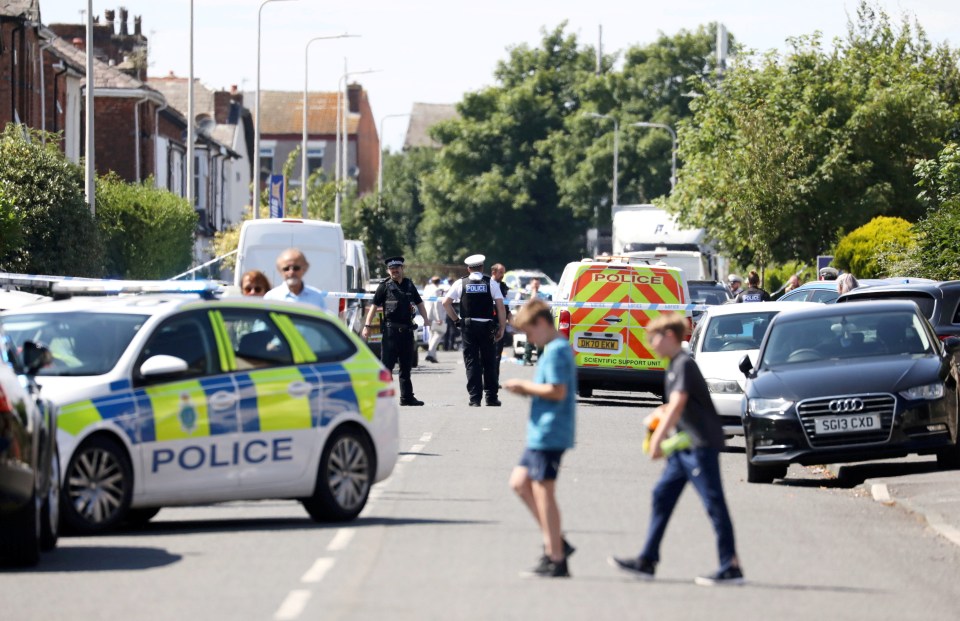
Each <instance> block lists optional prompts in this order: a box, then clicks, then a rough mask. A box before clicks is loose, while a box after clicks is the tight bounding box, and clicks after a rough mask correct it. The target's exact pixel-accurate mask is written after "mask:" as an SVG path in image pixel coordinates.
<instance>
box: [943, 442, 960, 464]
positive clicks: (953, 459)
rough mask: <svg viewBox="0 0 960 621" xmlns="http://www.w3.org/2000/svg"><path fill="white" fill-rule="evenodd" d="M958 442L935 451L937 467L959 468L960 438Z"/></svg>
mask: <svg viewBox="0 0 960 621" xmlns="http://www.w3.org/2000/svg"><path fill="white" fill-rule="evenodd" d="M957 440H958V443H957V444H955V445H953V446H951V447H950V448H946V449H941V450H939V451H937V467H938V468H940V469H941V470H958V469H960V438H958V439H957Z"/></svg>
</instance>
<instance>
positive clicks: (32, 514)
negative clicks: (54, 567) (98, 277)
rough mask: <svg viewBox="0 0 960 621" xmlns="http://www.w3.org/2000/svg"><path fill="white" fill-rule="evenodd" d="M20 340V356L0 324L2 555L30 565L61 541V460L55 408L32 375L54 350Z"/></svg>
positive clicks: (0, 508) (8, 559)
mask: <svg viewBox="0 0 960 621" xmlns="http://www.w3.org/2000/svg"><path fill="white" fill-rule="evenodd" d="M22 345H23V357H22V358H21V356H20V354H19V353H18V352H17V347H16V345H15V344H14V343H13V341H12V340H11V339H10V338H8V337H7V335H6V334H4V333H3V331H2V330H0V560H3V561H6V562H9V563H13V564H15V565H27V566H29V565H35V564H36V563H37V562H38V561H39V560H40V552H41V551H49V550H52V549H53V548H54V547H55V546H56V545H57V536H58V533H59V523H60V513H59V504H58V503H59V495H60V460H59V458H58V456H57V413H56V412H57V411H56V408H55V407H54V406H53V404H51V403H50V402H49V401H47V400H45V399H43V398H42V397H41V396H40V388H39V386H38V385H37V383H36V381H34V375H35V374H36V373H37V371H38V370H39V369H40V368H41V367H42V366H44V365H45V364H46V363H48V362H49V361H50V352H49V350H47V349H46V348H45V347H41V346H38V345H35V344H34V343H33V342H32V341H29V342H25V343H23V344H22Z"/></svg>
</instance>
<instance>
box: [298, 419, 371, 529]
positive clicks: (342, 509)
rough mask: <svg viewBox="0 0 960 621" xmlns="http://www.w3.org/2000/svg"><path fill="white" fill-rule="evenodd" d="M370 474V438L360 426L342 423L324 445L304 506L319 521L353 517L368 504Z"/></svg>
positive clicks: (333, 520)
mask: <svg viewBox="0 0 960 621" xmlns="http://www.w3.org/2000/svg"><path fill="white" fill-rule="evenodd" d="M373 476H374V470H373V451H372V449H371V448H370V441H369V440H367V437H366V435H365V434H364V433H363V432H362V431H361V430H360V429H357V428H355V427H341V428H340V429H338V430H337V431H336V432H334V434H333V436H331V438H330V440H329V441H328V442H327V445H326V447H324V449H323V454H322V455H321V456H320V469H319V472H318V474H317V484H316V487H315V488H314V492H313V496H311V497H310V498H305V499H303V501H302V502H303V506H304V508H305V509H306V510H307V513H309V514H310V517H312V518H313V519H314V520H317V521H318V522H343V521H347V520H352V519H353V518H355V517H357V515H359V514H360V512H361V511H362V510H363V507H364V505H366V504H367V496H368V495H369V494H370V486H371V485H372V484H373Z"/></svg>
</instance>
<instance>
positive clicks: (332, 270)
mask: <svg viewBox="0 0 960 621" xmlns="http://www.w3.org/2000/svg"><path fill="white" fill-rule="evenodd" d="M288 248H299V249H300V251H301V252H303V254H304V256H305V257H306V258H307V263H309V264H310V269H309V270H307V275H306V276H305V277H304V281H305V282H306V283H307V284H308V285H310V286H311V287H316V288H317V289H320V290H321V291H347V270H346V264H347V258H346V247H345V245H344V240H343V229H342V228H341V227H340V225H339V224H336V223H333V222H321V221H319V220H299V219H295V218H270V219H261V220H247V221H246V222H244V223H243V226H242V227H241V228H240V243H239V245H238V246H237V268H236V273H235V275H234V284H235V285H237V286H240V280H241V279H242V278H243V274H244V273H246V272H248V271H250V270H260V271H261V272H263V273H264V274H266V276H267V278H268V279H269V280H270V285H271V286H273V287H276V286H277V285H279V284H280V283H282V282H283V276H282V275H281V274H280V272H279V271H277V257H278V256H280V253H281V252H283V251H284V250H286V249H288ZM345 302H346V300H344V299H341V300H340V305H339V310H340V311H343V310H344V308H345ZM327 308H328V309H329V310H331V311H332V310H334V308H336V307H335V306H333V304H330V305H329V306H328V307H327Z"/></svg>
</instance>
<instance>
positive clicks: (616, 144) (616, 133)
mask: <svg viewBox="0 0 960 621" xmlns="http://www.w3.org/2000/svg"><path fill="white" fill-rule="evenodd" d="M586 116H589V117H593V118H595V119H610V120H611V121H613V207H616V206H617V205H618V204H619V202H618V201H619V196H618V193H617V185H618V177H619V176H620V175H619V171H618V170H617V165H618V159H619V156H620V123H619V122H618V121H617V119H616V117H614V116H611V115H609V114H600V113H598V112H587V113H586ZM612 211H613V210H612V209H611V212H612Z"/></svg>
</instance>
